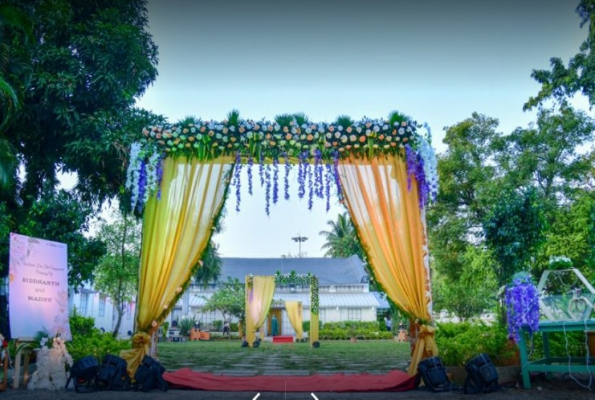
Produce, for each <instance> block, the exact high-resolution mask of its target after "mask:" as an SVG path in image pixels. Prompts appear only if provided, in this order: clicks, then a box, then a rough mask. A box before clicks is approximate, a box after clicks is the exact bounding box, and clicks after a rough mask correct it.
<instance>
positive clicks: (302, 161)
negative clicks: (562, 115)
mask: <svg viewBox="0 0 595 400" xmlns="http://www.w3.org/2000/svg"><path fill="white" fill-rule="evenodd" d="M307 157H308V153H306V155H304V153H300V154H299V156H298V159H299V169H298V184H299V188H298V197H299V198H300V199H303V198H304V195H305V194H306V160H307Z"/></svg>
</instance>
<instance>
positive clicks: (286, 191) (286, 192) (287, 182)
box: [283, 153, 291, 200]
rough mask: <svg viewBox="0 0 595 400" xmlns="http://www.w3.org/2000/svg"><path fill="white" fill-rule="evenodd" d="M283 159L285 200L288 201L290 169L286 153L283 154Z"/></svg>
mask: <svg viewBox="0 0 595 400" xmlns="http://www.w3.org/2000/svg"><path fill="white" fill-rule="evenodd" d="M283 157H284V159H285V200H289V170H290V169H291V165H290V164H289V157H287V153H284V154H283Z"/></svg>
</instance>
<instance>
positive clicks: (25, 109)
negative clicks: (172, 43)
mask: <svg viewBox="0 0 595 400" xmlns="http://www.w3.org/2000/svg"><path fill="white" fill-rule="evenodd" d="M15 4H18V6H19V7H20V9H21V10H23V12H25V13H27V14H28V15H30V16H31V19H32V22H33V34H34V37H35V41H34V45H33V48H32V50H31V57H30V63H31V68H32V74H31V81H30V84H29V85H28V90H27V91H26V95H25V98H24V101H23V106H22V108H21V109H20V111H19V112H18V113H17V114H16V115H15V117H14V118H12V120H11V121H10V123H9V124H8V126H7V137H8V138H10V140H11V143H12V144H13V146H14V147H15V148H16V149H17V152H18V154H19V155H20V156H21V157H22V161H23V165H24V167H25V170H26V177H25V181H24V182H23V190H24V192H25V195H23V196H22V197H23V198H27V199H28V198H33V199H34V198H36V197H37V195H38V194H39V192H40V188H41V187H42V185H43V184H44V183H45V182H49V183H50V184H52V185H54V184H55V183H56V182H57V175H56V172H57V168H58V167H59V168H60V169H61V170H62V171H64V172H76V173H78V175H79V184H78V188H79V189H81V190H84V191H89V192H91V193H99V194H98V195H96V196H99V195H103V196H107V195H108V194H109V195H111V196H114V195H116V194H118V190H119V187H117V188H114V187H113V182H112V180H111V179H110V178H113V175H114V170H117V169H118V168H119V166H118V165H117V164H118V163H117V162H115V160H118V158H115V157H114V158H112V157H109V156H114V155H117V154H118V153H119V152H120V151H121V149H120V146H122V145H124V146H125V147H127V145H128V144H129V143H126V141H127V140H129V138H130V133H128V134H126V133H127V132H126V131H125V129H124V128H125V127H126V124H127V120H129V119H130V118H131V114H132V113H133V110H134V108H133V107H134V104H135V101H136V99H137V98H138V97H139V96H140V95H142V94H143V93H144V91H145V89H146V88H147V87H148V85H149V84H150V83H151V82H152V81H153V80H154V79H155V77H156V76H157V70H156V63H157V47H156V46H155V44H154V43H153V41H152V39H151V35H150V34H149V33H148V32H147V31H146V28H147V21H148V19H147V9H146V1H145V0H131V1H116V0H98V1H93V2H85V1H75V0H29V1H26V2H17V3H15ZM15 51H17V50H15ZM135 133H136V132H135ZM107 159H109V160H111V161H110V162H105V160H107ZM98 176H99V177H98ZM108 189H109V190H108ZM108 192H109V193H108ZM29 196H31V197H29ZM111 196H108V197H111ZM97 198H98V197H97ZM104 198H105V197H104Z"/></svg>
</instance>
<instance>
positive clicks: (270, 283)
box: [246, 276, 275, 346]
mask: <svg viewBox="0 0 595 400" xmlns="http://www.w3.org/2000/svg"><path fill="white" fill-rule="evenodd" d="M248 279H249V278H248V277H246V282H247V283H248ZM246 287H247V289H246V340H247V341H248V343H249V345H250V346H252V344H253V343H254V341H255V340H256V334H255V331H256V330H258V329H259V328H260V327H261V326H262V324H264V321H265V319H266V316H267V314H268V312H269V309H270V308H271V302H272V301H273V294H274V293H275V277H274V276H254V277H252V286H251V287H250V285H246Z"/></svg>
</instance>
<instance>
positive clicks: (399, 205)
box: [339, 156, 438, 375]
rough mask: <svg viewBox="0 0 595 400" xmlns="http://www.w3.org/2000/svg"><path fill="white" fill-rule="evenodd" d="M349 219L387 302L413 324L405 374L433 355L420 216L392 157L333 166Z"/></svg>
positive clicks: (400, 163)
mask: <svg viewBox="0 0 595 400" xmlns="http://www.w3.org/2000/svg"><path fill="white" fill-rule="evenodd" d="M339 176H340V179H341V184H342V187H343V194H344V196H345V199H346V201H347V207H348V209H349V214H350V216H351V219H352V221H353V223H354V225H355V227H356V229H357V231H358V233H359V235H360V238H361V240H362V244H363V245H364V246H365V247H366V248H367V253H368V256H369V260H368V261H369V263H370V265H371V267H372V270H373V271H374V275H375V277H376V279H377V280H378V282H379V283H380V284H381V285H382V286H383V288H384V289H385V290H386V293H387V295H388V296H389V297H390V299H391V300H392V301H393V302H394V303H395V304H396V305H398V306H399V307H400V308H401V309H403V310H404V311H405V312H407V313H409V314H410V315H411V316H413V317H414V318H415V323H416V325H417V326H416V332H417V333H418V334H417V340H416V342H415V344H414V350H413V353H412V360H411V364H410V366H409V371H408V373H409V374H410V375H415V374H416V373H417V365H418V363H419V361H420V360H422V359H424V358H426V357H429V356H433V355H437V354H438V349H437V347H436V342H435V340H434V328H433V327H432V326H431V323H432V295H431V290H430V273H429V264H428V250H427V242H426V227H425V214H424V212H423V210H420V208H419V205H418V194H417V182H416V180H415V178H414V177H411V189H410V190H409V189H408V187H407V186H408V185H407V179H408V177H407V166H406V163H405V161H404V160H403V159H402V158H401V157H398V156H387V157H382V158H373V159H371V160H367V159H366V160H362V159H356V158H354V157H350V158H349V159H346V160H343V161H342V162H341V163H340V165H339Z"/></svg>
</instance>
